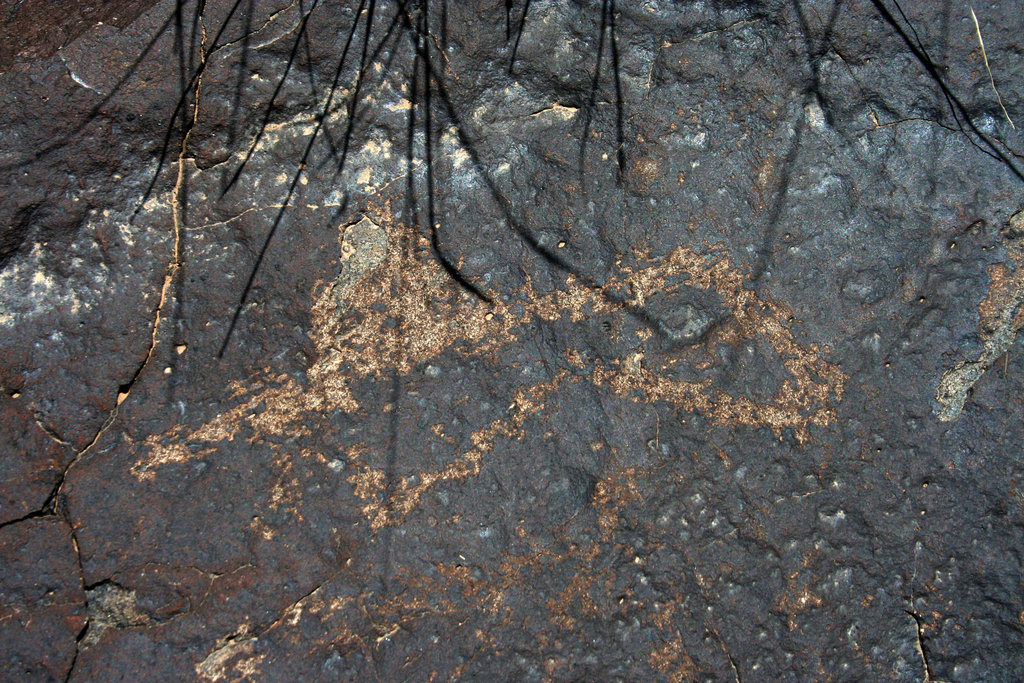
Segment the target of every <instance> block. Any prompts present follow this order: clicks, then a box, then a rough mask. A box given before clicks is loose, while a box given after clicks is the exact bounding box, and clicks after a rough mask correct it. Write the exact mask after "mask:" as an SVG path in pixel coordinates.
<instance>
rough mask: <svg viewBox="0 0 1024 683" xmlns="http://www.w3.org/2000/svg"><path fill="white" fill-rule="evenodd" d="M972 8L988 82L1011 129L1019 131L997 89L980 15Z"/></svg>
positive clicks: (972, 16)
mask: <svg viewBox="0 0 1024 683" xmlns="http://www.w3.org/2000/svg"><path fill="white" fill-rule="evenodd" d="M969 7H970V8H971V19H974V30H975V31H977V33H978V45H981V58H982V59H983V60H984V61H985V71H987V72H988V82H989V83H991V84H992V90H993V92H995V94H996V100H997V101H998V102H999V108H1000V109H1002V110H1003V116H1005V117H1006V120H1007V121H1009V122H1010V128H1013V129H1014V130H1017V126H1015V125H1013V119H1011V118H1010V115H1009V114H1008V113H1007V112H1006V107H1004V106H1003V98H1002V97H1000V96H999V90H998V89H997V88H996V82H995V79H993V78H992V69H991V68H989V65H988V54H987V53H986V52H985V41H984V40H982V39H981V26H980V25H979V24H978V15H977V14H975V13H974V5H969Z"/></svg>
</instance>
